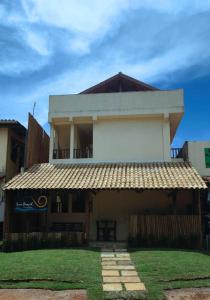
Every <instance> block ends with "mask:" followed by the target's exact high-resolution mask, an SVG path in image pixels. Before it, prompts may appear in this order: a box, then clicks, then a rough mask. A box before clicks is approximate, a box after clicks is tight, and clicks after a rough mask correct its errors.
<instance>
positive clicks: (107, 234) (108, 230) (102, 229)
mask: <svg viewBox="0 0 210 300" xmlns="http://www.w3.org/2000/svg"><path fill="white" fill-rule="evenodd" d="M96 223H97V240H98V241H109V242H111V241H116V221H114V220H100V221H96Z"/></svg>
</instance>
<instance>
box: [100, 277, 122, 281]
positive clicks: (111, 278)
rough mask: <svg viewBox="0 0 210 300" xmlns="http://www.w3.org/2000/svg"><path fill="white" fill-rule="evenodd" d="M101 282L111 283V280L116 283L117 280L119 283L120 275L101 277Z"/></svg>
mask: <svg viewBox="0 0 210 300" xmlns="http://www.w3.org/2000/svg"><path fill="white" fill-rule="evenodd" d="M103 282H104V283H112V282H114V283H116V282H118V283H120V282H121V281H120V277H119V276H118V277H117V276H116V277H112V276H107V277H103Z"/></svg>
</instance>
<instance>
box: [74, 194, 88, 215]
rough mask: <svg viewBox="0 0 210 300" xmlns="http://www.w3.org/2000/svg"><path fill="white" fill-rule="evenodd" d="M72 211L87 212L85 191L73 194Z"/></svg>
mask: <svg viewBox="0 0 210 300" xmlns="http://www.w3.org/2000/svg"><path fill="white" fill-rule="evenodd" d="M72 212H73V213H84V212H85V192H84V191H78V192H76V193H74V194H73V195H72Z"/></svg>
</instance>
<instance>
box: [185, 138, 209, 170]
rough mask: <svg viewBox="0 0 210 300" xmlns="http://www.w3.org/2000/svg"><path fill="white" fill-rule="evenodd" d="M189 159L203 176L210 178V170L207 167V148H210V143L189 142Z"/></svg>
mask: <svg viewBox="0 0 210 300" xmlns="http://www.w3.org/2000/svg"><path fill="white" fill-rule="evenodd" d="M187 145H188V147H187V148H188V158H189V161H190V162H191V163H192V165H193V167H195V168H196V170H197V171H198V173H199V174H200V175H201V176H210V168H206V165H205V153H204V149H205V148H210V141H204V142H187Z"/></svg>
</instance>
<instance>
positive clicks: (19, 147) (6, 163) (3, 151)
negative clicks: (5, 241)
mask: <svg viewBox="0 0 210 300" xmlns="http://www.w3.org/2000/svg"><path fill="white" fill-rule="evenodd" d="M25 137H26V128H25V127H24V126H23V125H21V124H20V123H19V122H18V121H15V120H0V238H1V235H2V228H3V221H4V197H3V191H2V188H3V185H4V184H5V182H7V181H8V180H10V179H11V178H12V177H14V176H15V175H16V174H18V173H19V172H20V168H21V167H23V165H24V150H25Z"/></svg>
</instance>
